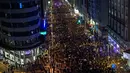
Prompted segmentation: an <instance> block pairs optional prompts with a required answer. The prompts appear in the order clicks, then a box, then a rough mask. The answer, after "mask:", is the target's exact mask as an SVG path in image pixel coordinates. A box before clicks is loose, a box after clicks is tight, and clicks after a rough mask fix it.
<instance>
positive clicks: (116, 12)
mask: <svg viewBox="0 0 130 73" xmlns="http://www.w3.org/2000/svg"><path fill="white" fill-rule="evenodd" d="M129 12H130V1H129V0H109V19H108V22H109V24H108V25H107V26H108V29H109V36H110V37H111V38H112V39H114V41H115V42H116V43H117V44H119V45H120V47H121V48H123V50H127V49H129V47H130V33H129V31H130V29H129V28H130V25H129V23H130V21H129V17H130V14H128V13H129ZM111 42H112V41H111Z"/></svg>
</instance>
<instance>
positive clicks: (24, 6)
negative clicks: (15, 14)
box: [0, 0, 38, 9]
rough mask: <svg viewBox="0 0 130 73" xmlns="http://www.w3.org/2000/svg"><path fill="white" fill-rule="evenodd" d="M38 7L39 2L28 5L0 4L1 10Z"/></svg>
mask: <svg viewBox="0 0 130 73" xmlns="http://www.w3.org/2000/svg"><path fill="white" fill-rule="evenodd" d="M36 5H38V3H37V0H35V1H30V2H26V3H20V2H19V3H17V2H16V3H0V9H21V8H29V7H33V6H36Z"/></svg>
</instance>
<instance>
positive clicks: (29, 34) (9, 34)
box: [1, 27, 40, 37]
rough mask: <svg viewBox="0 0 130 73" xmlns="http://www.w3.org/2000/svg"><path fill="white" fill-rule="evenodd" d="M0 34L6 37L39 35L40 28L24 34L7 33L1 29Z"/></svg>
mask: <svg viewBox="0 0 130 73" xmlns="http://www.w3.org/2000/svg"><path fill="white" fill-rule="evenodd" d="M1 32H2V33H3V34H5V35H8V36H12V37H13V36H14V37H21V36H31V35H33V34H36V33H39V32H40V28H39V27H38V28H36V29H35V30H31V31H26V32H9V31H6V30H3V29H1Z"/></svg>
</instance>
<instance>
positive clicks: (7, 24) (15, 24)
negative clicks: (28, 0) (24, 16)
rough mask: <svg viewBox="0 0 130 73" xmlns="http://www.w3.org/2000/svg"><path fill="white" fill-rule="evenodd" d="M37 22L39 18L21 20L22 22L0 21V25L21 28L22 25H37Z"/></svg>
mask: <svg viewBox="0 0 130 73" xmlns="http://www.w3.org/2000/svg"><path fill="white" fill-rule="evenodd" d="M38 22H39V19H36V20H33V21H30V22H23V23H8V22H4V21H1V25H2V26H5V27H8V28H23V27H30V26H33V25H37V24H38Z"/></svg>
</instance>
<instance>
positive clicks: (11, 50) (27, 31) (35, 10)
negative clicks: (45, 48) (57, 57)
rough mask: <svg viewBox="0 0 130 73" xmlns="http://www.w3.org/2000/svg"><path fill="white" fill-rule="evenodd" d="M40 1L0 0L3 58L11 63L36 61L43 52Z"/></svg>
mask: <svg viewBox="0 0 130 73" xmlns="http://www.w3.org/2000/svg"><path fill="white" fill-rule="evenodd" d="M40 3H41V1H40V0H0V42H1V43H0V46H1V52H2V54H3V55H4V57H3V59H4V60H7V61H8V62H9V63H14V64H15V62H16V63H17V64H24V63H27V62H29V61H34V60H35V59H36V56H38V55H39V54H40V53H41V52H42V51H41V50H42V49H40V46H41V44H42V43H43V42H44V40H41V39H40V37H41V35H40V33H39V32H40V30H41V28H40V26H42V24H41V22H42V21H41V18H40V16H41V13H42V12H40V11H41V7H40ZM43 38H44V37H43Z"/></svg>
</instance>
